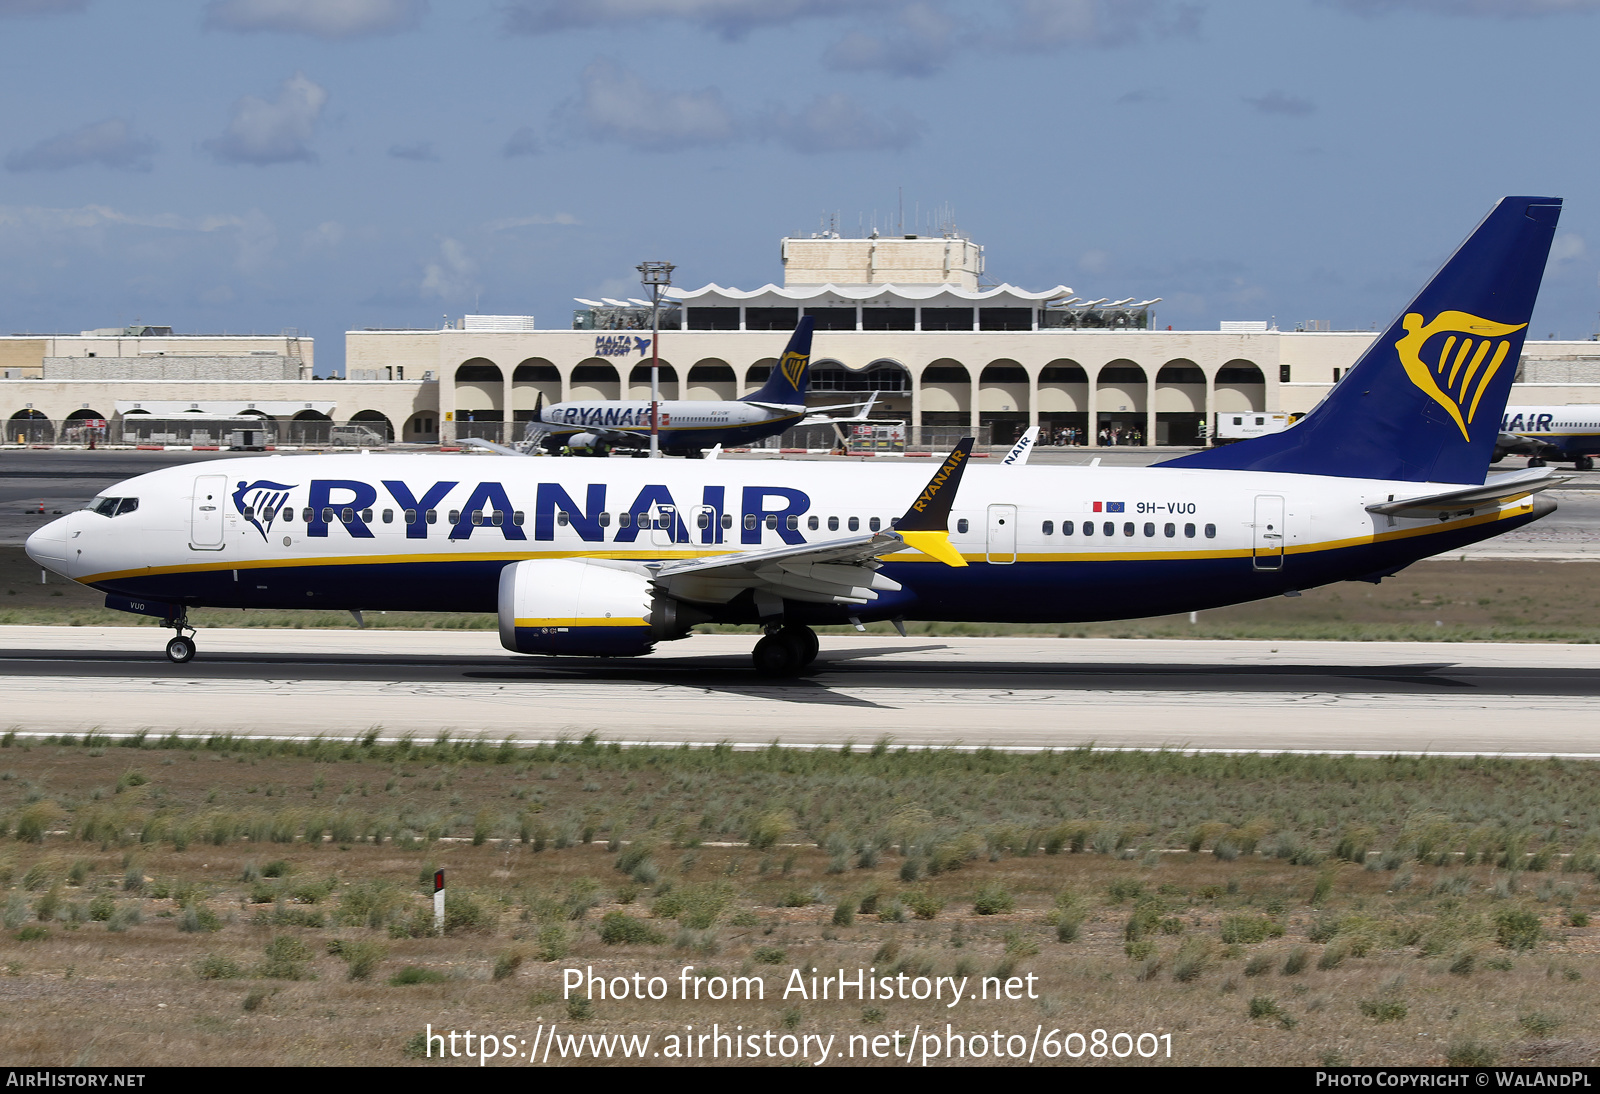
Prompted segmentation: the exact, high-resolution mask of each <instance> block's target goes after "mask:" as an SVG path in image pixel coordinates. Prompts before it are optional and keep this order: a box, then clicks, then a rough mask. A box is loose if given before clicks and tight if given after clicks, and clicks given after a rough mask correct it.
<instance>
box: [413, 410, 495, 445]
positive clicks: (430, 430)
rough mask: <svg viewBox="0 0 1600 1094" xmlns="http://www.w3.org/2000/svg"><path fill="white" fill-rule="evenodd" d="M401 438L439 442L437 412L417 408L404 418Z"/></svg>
mask: <svg viewBox="0 0 1600 1094" xmlns="http://www.w3.org/2000/svg"><path fill="white" fill-rule="evenodd" d="M402 439H403V440H405V441H407V442H409V443H411V444H437V443H438V442H439V412H438V411H435V410H419V411H417V412H416V413H415V414H413V415H411V417H409V418H407V419H406V425H405V431H404V434H403V437H402ZM519 439H520V438H519Z"/></svg>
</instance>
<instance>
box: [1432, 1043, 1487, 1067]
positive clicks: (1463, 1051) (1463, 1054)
mask: <svg viewBox="0 0 1600 1094" xmlns="http://www.w3.org/2000/svg"><path fill="white" fill-rule="evenodd" d="M1444 1059H1445V1063H1447V1064H1449V1065H1450V1066H1451V1067H1493V1066H1494V1062H1495V1060H1496V1059H1498V1057H1497V1056H1496V1054H1495V1051H1494V1049H1493V1048H1491V1047H1489V1046H1488V1045H1486V1044H1484V1043H1483V1042H1482V1041H1469V1040H1464V1039H1463V1040H1456V1041H1451V1042H1450V1047H1449V1048H1447V1049H1445V1053H1444Z"/></svg>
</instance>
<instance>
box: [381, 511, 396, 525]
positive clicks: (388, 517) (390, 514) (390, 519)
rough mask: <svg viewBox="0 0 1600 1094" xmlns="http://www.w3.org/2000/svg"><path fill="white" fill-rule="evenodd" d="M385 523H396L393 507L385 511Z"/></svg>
mask: <svg viewBox="0 0 1600 1094" xmlns="http://www.w3.org/2000/svg"><path fill="white" fill-rule="evenodd" d="M383 523H385V524H393V523H394V510H393V509H385V510H384V511H383Z"/></svg>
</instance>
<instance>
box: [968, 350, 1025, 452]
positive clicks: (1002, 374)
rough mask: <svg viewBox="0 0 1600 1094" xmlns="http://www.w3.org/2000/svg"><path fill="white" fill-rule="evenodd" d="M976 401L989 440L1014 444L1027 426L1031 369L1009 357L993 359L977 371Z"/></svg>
mask: <svg viewBox="0 0 1600 1094" xmlns="http://www.w3.org/2000/svg"><path fill="white" fill-rule="evenodd" d="M977 403H978V424H979V425H980V426H983V425H987V426H988V427H989V443H990V444H1012V443H1014V442H1015V441H1016V439H1017V438H1018V437H1020V436H1022V433H1023V431H1024V430H1026V429H1027V428H1028V370H1027V369H1025V368H1023V367H1022V366H1021V365H1020V364H1018V363H1017V362H1016V361H1013V360H1011V359H1010V358H1009V357H1002V358H1000V359H998V360H994V361H990V362H989V363H988V364H987V365H985V366H983V371H981V372H980V373H978V391H977Z"/></svg>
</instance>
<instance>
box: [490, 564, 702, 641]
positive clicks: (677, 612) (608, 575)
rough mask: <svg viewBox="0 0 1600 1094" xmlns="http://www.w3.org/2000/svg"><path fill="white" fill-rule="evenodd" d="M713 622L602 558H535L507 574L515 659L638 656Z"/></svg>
mask: <svg viewBox="0 0 1600 1094" xmlns="http://www.w3.org/2000/svg"><path fill="white" fill-rule="evenodd" d="M707 618H709V617H708V616H706V615H705V614H704V613H702V612H697V611H695V610H694V609H692V608H686V607H684V606H683V605H681V604H679V603H678V602H677V601H675V600H673V599H671V598H670V597H667V596H665V595H663V594H661V593H660V592H658V591H657V590H656V589H655V588H654V587H653V586H651V584H650V579H649V578H647V577H645V576H644V575H643V574H640V573H636V572H634V571H633V570H628V569H619V568H618V567H616V566H610V565H606V564H605V563H603V562H599V561H596V560H594V559H583V558H556V559H530V560H529V561H526V562H514V563H512V564H511V565H509V566H507V567H506V568H505V569H503V570H501V571H500V644H501V645H502V646H504V647H505V648H506V649H508V650H511V651H512V652H513V653H549V654H566V655H569V656H577V657H636V656H638V655H640V654H644V653H649V652H650V650H651V649H652V648H653V647H654V646H655V644H656V643H657V642H664V641H669V640H671V639H674V638H682V637H683V636H684V635H685V634H687V633H688V631H689V628H690V627H692V626H693V625H694V624H696V623H699V622H703V621H704V620H706V619H707Z"/></svg>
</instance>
